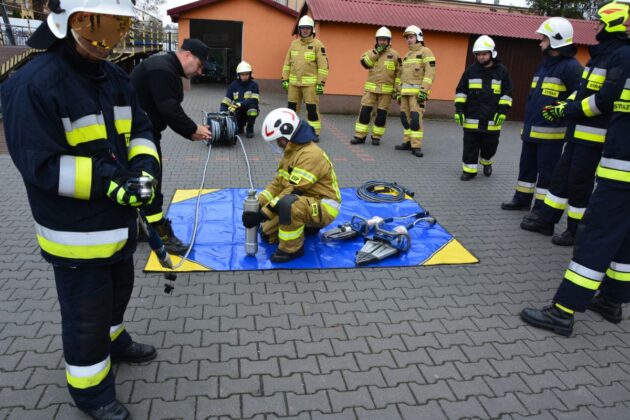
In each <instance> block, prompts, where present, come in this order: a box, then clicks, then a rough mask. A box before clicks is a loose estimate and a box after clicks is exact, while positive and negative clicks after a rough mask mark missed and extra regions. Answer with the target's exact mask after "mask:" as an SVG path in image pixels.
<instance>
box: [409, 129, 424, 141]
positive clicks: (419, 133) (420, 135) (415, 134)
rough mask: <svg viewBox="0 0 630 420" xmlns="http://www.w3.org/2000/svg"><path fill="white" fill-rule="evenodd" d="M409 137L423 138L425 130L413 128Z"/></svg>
mask: <svg viewBox="0 0 630 420" xmlns="http://www.w3.org/2000/svg"><path fill="white" fill-rule="evenodd" d="M409 137H411V138H412V139H421V138H423V137H424V132H423V131H416V130H411V132H410V133H409Z"/></svg>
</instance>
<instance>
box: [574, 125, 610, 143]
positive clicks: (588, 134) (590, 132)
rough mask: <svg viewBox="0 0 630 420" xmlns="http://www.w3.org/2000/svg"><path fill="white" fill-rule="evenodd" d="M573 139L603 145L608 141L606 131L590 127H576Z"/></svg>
mask: <svg viewBox="0 0 630 420" xmlns="http://www.w3.org/2000/svg"><path fill="white" fill-rule="evenodd" d="M573 137H575V138H576V139H580V140H587V141H592V142H595V143H603V142H604V140H606V129H605V128H595V127H588V126H586V125H579V124H578V125H576V126H575V131H574V132H573Z"/></svg>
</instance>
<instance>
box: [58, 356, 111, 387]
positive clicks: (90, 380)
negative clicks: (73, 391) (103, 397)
mask: <svg viewBox="0 0 630 420" xmlns="http://www.w3.org/2000/svg"><path fill="white" fill-rule="evenodd" d="M111 367H112V362H111V361H110V360H109V358H108V359H107V365H106V366H105V369H103V370H101V371H99V372H98V373H96V374H94V375H91V376H85V377H80V376H72V375H71V374H70V371H68V369H66V380H67V381H68V385H70V386H71V387H73V388H77V389H87V388H92V387H94V386H96V385H98V384H100V383H101V382H103V379H105V377H106V376H107V374H108V373H109V370H110V369H111Z"/></svg>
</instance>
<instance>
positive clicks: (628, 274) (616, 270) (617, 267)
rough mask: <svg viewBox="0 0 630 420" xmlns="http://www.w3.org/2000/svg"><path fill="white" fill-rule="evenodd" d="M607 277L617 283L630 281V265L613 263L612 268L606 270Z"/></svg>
mask: <svg viewBox="0 0 630 420" xmlns="http://www.w3.org/2000/svg"><path fill="white" fill-rule="evenodd" d="M606 275H607V276H608V277H610V278H611V279H613V280H617V281H630V264H621V263H618V262H614V261H613V262H611V263H610V268H609V269H608V270H606Z"/></svg>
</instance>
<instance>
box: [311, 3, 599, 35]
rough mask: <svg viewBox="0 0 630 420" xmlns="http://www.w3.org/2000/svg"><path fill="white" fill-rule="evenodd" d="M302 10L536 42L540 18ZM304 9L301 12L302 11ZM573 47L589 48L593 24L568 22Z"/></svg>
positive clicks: (421, 9) (426, 9) (398, 7)
mask: <svg viewBox="0 0 630 420" xmlns="http://www.w3.org/2000/svg"><path fill="white" fill-rule="evenodd" d="M304 7H305V8H306V7H308V9H309V10H310V11H311V15H312V17H313V19H315V21H320V22H343V23H358V24H365V25H378V26H381V25H384V26H389V27H394V28H396V27H398V28H405V27H407V26H409V25H417V26H419V27H420V28H422V29H423V30H428V31H439V32H458V33H465V34H486V35H491V36H492V35H493V36H504V37H510V38H524V39H539V38H540V35H538V34H536V30H537V29H538V27H539V26H540V24H541V23H542V22H543V21H544V20H545V19H546V17H544V16H535V15H523V14H520V13H506V12H490V11H486V10H474V9H470V8H461V9H458V8H454V7H443V6H429V5H422V4H414V3H394V2H389V1H381V0H307V3H306V5H305V6H304ZM303 10H304V9H303ZM571 23H572V24H573V29H574V32H575V33H574V39H575V43H576V44H585V45H592V44H594V43H595V42H596V41H595V27H596V22H595V21H587V20H574V19H571Z"/></svg>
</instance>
